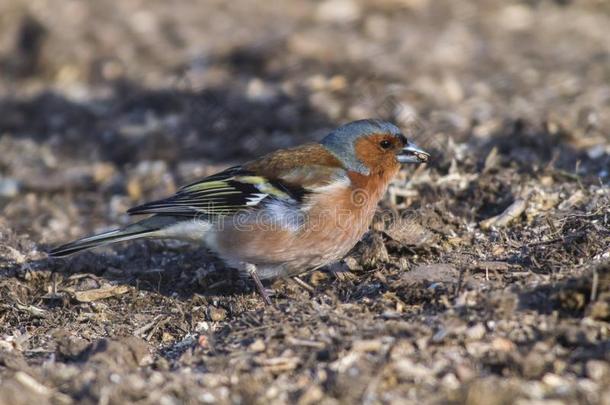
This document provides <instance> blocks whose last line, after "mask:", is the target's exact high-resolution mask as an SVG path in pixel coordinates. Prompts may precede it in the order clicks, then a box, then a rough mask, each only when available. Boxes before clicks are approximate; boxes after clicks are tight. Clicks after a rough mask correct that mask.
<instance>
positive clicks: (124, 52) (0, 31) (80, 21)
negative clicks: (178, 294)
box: [0, 0, 610, 242]
mask: <svg viewBox="0 0 610 405" xmlns="http://www.w3.org/2000/svg"><path fill="white" fill-rule="evenodd" d="M608 11H609V7H608V4H607V3H606V2H603V1H592V0H590V1H586V0H583V1H550V0H547V1H543V0H539V1H536V0H530V1H525V0H524V1H508V2H507V1H499V0H498V1H481V2H466V1H434V2H433V1H430V0H382V1H375V2H364V1H358V0H328V1H321V2H314V1H298V2H275V1H271V2H256V1H241V0H240V1H233V2H224V1H180V2H179V3H176V4H174V3H171V4H170V3H167V2H164V1H135V0H126V1H120V2H113V1H99V2H83V1H63V0H62V1H43V0H36V1H15V0H13V1H2V2H0V69H1V72H2V74H1V76H0V109H1V112H2V113H1V114H0V134H1V137H2V141H1V143H0V153H1V154H2V156H3V159H2V165H1V167H0V169H1V170H2V176H3V180H2V183H0V184H1V186H0V196H1V198H4V199H6V198H7V197H9V198H11V199H10V200H9V201H10V202H9V206H8V207H6V206H5V214H8V215H9V216H11V217H16V222H15V223H14V224H13V227H17V229H19V230H26V229H30V230H31V228H32V227H35V228H37V227H38V226H40V229H37V230H38V231H39V232H40V234H41V238H42V240H43V241H45V242H47V241H51V239H56V238H57V236H59V235H60V234H61V236H62V237H61V238H60V239H65V238H66V237H74V236H76V235H77V233H78V232H77V231H76V230H74V231H68V232H67V234H66V230H65V229H63V228H61V227H59V226H60V225H59V224H58V221H59V220H60V219H61V218H62V216H64V215H69V214H68V213H70V212H72V213H73V214H74V213H76V212H78V213H79V214H86V215H84V216H86V217H87V216H89V218H88V219H87V218H86V219H80V217H81V215H76V217H75V218H71V219H70V221H71V222H73V221H74V220H75V221H77V222H78V221H95V220H96V219H97V218H98V217H97V215H98V214H99V218H103V217H107V216H108V215H110V216H111V217H112V218H111V219H112V221H116V218H115V217H116V215H118V213H120V212H122V211H123V210H124V209H125V208H126V207H127V206H129V205H132V204H134V203H135V202H137V201H140V200H141V199H142V198H144V197H149V198H152V197H154V196H159V195H162V194H166V193H168V192H171V191H172V190H173V189H174V188H175V187H176V185H179V184H182V183H184V182H186V181H190V180H192V179H193V178H196V177H198V176H202V175H204V174H207V173H209V170H215V169H216V168H217V167H216V165H219V166H226V165H228V164H232V163H236V162H241V161H244V160H246V159H249V158H252V157H254V156H258V155H260V154H262V153H265V152H268V151H270V150H273V149H275V148H278V147H286V146H290V145H296V144H299V143H301V142H303V141H307V140H312V139H319V138H321V137H322V136H323V135H324V134H325V133H326V132H328V131H329V130H330V129H332V128H333V127H335V126H336V125H338V124H341V123H344V122H346V121H350V120H355V119H360V118H367V117H381V118H386V119H391V120H393V121H395V122H396V123H398V124H399V125H401V126H402V127H403V128H404V129H405V130H407V131H410V132H411V134H412V136H413V137H415V138H417V141H418V142H420V143H421V144H423V145H424V146H425V147H428V148H430V149H433V150H434V151H435V152H437V159H436V160H435V163H433V165H435V166H436V167H438V168H439V169H442V168H444V170H445V171H446V170H448V168H449V163H450V162H451V159H452V158H453V157H454V156H453V154H455V152H456V149H455V148H452V147H451V145H449V142H453V143H454V144H462V145H463V146H462V147H461V148H458V149H459V150H462V151H463V152H464V154H466V155H469V157H470V158H472V160H473V161H477V162H478V161H480V160H481V159H485V157H486V154H487V152H488V150H484V149H480V146H481V145H484V144H486V143H487V144H488V143H489V140H490V139H492V138H493V137H506V136H507V135H510V132H511V131H513V129H514V126H515V125H517V126H519V127H520V128H521V129H520V130H519V131H517V132H519V134H523V133H525V132H527V131H533V132H537V133H538V134H542V135H540V136H532V137H531V139H529V138H528V139H527V140H525V141H524V142H526V143H529V144H531V143H535V144H536V145H534V146H538V147H534V148H527V147H528V145H524V143H523V142H517V140H518V139H519V138H512V139H511V142H512V141H514V144H513V145H511V148H513V147H514V148H517V152H516V153H514V155H510V158H511V159H516V160H518V162H517V163H518V164H522V165H523V166H544V165H546V164H548V163H549V162H550V161H551V160H552V161H553V164H556V165H563V166H562V168H564V169H567V170H571V171H574V170H576V167H575V164H576V162H577V161H582V160H583V159H584V160H587V158H590V160H591V161H587V162H586V164H585V165H584V166H581V167H580V170H581V171H583V173H587V174H590V175H592V176H598V177H600V178H601V179H602V181H605V182H607V180H608V171H607V168H608V164H607V162H608V161H607V159H605V157H607V145H608V133H609V132H608V128H609V127H610V124H609V123H610V67H609V66H610V42H609V41H608V26H609V23H610V17H609V15H608ZM524 127H528V128H524ZM530 127H531V128H530ZM544 134H547V135H548V134H550V135H551V138H552V139H551V138H549V137H548V136H545V135H544ZM421 138H425V139H421ZM522 141H523V140H522ZM517 143H518V144H517ZM559 143H565V147H566V148H568V147H569V148H570V150H569V151H568V152H567V153H559V152H560V149H561V150H562V151H563V149H562V148H561V147H560V145H558V144H559ZM529 146H532V145H529ZM524 147H525V150H522V149H523V148H524ZM554 148H559V149H554ZM500 152H501V153H508V152H507V150H506V148H504V149H502V148H501V150H500ZM521 152H524V153H521ZM532 153H533V154H534V155H533V156H530V155H531V154H532ZM600 159H601V160H600ZM208 169H209V170H208ZM83 188H85V189H91V188H93V191H95V192H96V193H97V194H96V196H98V197H99V196H100V194H99V193H100V192H101V193H102V195H103V196H104V198H103V199H99V200H97V198H96V200H97V201H96V202H104V204H99V205H98V206H97V207H86V208H84V207H83V206H82V204H87V201H83V199H85V200H86V198H83V194H82V193H81V194H80V196H79V198H78V199H76V200H69V201H61V204H60V209H61V211H62V212H63V214H60V213H56V214H53V217H54V218H49V217H48V216H44V215H43V216H42V217H40V216H39V215H36V216H34V217H32V215H31V214H29V213H28V214H24V213H22V214H20V213H15V212H14V211H15V210H17V211H18V210H20V209H23V208H24V207H25V206H24V204H23V203H24V200H23V198H25V197H27V193H26V192H24V190H31V191H33V192H38V191H43V192H45V196H46V195H47V194H46V193H47V192H54V191H66V190H72V191H77V190H79V191H82V189H83ZM158 188H160V189H158ZM17 190H20V191H19V192H17ZM155 190H156V191H155ZM90 191H91V190H90ZM12 194H18V195H12ZM151 194H154V195H151ZM12 198H15V199H14V200H13V199H12ZM57 198H61V197H57ZM107 198H110V200H108V199H107ZM4 203H5V204H6V200H4ZM39 203H40V202H39V201H35V202H30V203H29V204H39ZM89 203H91V204H92V203H93V201H90V202H89ZM19 207H21V208H19ZM109 207H111V208H109ZM93 209H98V210H100V211H101V212H99V213H97V214H96V216H95V217H94V218H91V217H90V215H92V214H93V213H92V212H91V210H93ZM108 209H116V213H115V212H114V211H113V212H111V213H109V212H107V210H108ZM43 210H44V209H43V208H42V207H37V208H36V210H35V212H38V213H41V214H42V212H43ZM81 225H83V226H86V227H87V228H91V227H92V226H93V225H92V224H88V223H87V222H85V223H82V224H81ZM45 229H46V230H45ZM58 232H59V234H58ZM51 235H56V236H54V237H52V236H51Z"/></svg>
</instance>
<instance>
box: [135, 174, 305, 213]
mask: <svg viewBox="0 0 610 405" xmlns="http://www.w3.org/2000/svg"><path fill="white" fill-rule="evenodd" d="M307 193H308V191H307V190H306V189H304V188H303V187H300V186H296V185H294V184H288V183H287V182H285V181H283V180H282V179H279V178H278V179H269V178H267V177H265V176H261V175H258V174H257V173H256V172H254V171H252V170H248V169H246V168H244V167H243V166H235V167H231V168H229V169H227V170H225V171H223V172H220V173H217V174H214V175H212V176H209V177H206V178H204V179H202V180H199V181H197V182H195V183H192V184H189V185H187V186H185V187H182V188H181V189H180V190H178V192H177V193H176V194H174V195H173V196H171V197H169V198H166V199H163V200H158V201H152V202H149V203H146V204H143V205H140V206H137V207H134V208H131V209H130V210H129V211H127V212H128V213H129V214H130V215H140V214H163V215H172V216H181V217H198V218H213V217H219V216H224V215H232V214H235V213H237V212H238V211H241V210H254V209H257V208H260V206H261V205H262V204H264V203H266V202H268V201H269V200H273V199H275V200H280V201H286V202H290V203H298V202H299V201H301V200H302V199H303V197H304V196H305V194H307Z"/></svg>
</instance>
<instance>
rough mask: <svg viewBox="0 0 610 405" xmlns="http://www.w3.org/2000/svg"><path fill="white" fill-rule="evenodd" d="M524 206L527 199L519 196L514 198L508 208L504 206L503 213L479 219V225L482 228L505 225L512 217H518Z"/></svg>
mask: <svg viewBox="0 0 610 405" xmlns="http://www.w3.org/2000/svg"><path fill="white" fill-rule="evenodd" d="M526 207H527V201H526V200H525V199H522V198H519V199H517V200H515V202H514V203H512V204H511V205H510V206H509V207H508V208H506V209H505V210H504V212H503V213H501V214H500V215H496V216H495V217H491V218H488V219H486V220H484V221H481V222H480V223H479V225H480V226H481V228H482V229H490V228H491V227H495V228H502V227H505V226H506V225H508V224H509V223H511V222H512V221H513V220H514V219H516V218H518V217H519V215H521V214H523V212H524V211H525V208H526Z"/></svg>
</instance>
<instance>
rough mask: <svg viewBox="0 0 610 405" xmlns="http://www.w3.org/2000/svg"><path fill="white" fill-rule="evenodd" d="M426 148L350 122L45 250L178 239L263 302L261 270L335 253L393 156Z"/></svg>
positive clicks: (377, 125) (368, 216)
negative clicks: (235, 275) (230, 272)
mask: <svg viewBox="0 0 610 405" xmlns="http://www.w3.org/2000/svg"><path fill="white" fill-rule="evenodd" d="M429 156H430V155H429V154H428V153H426V152H424V151H423V150H422V149H420V148H419V147H417V146H416V145H415V144H413V143H411V142H409V141H408V140H407V138H406V137H405V136H404V135H403V134H402V133H401V132H400V130H399V129H398V128H397V127H396V126H395V125H393V124H391V123H388V122H384V121H380V120H373V119H368V120H360V121H355V122H351V123H349V124H346V125H343V126H341V127H339V128H337V129H335V130H334V131H333V132H331V133H330V134H328V135H327V136H326V137H324V138H323V139H322V141H320V142H319V143H310V144H305V145H301V146H297V147H295V148H291V149H281V150H277V151H275V152H272V153H270V154H268V155H265V156H263V157H261V158H259V159H256V160H253V161H250V162H248V163H245V164H243V165H241V166H235V167H231V168H229V169H226V170H224V171H222V172H220V173H218V174H215V175H212V176H209V177H206V178H204V179H202V180H200V181H197V182H195V183H192V184H189V185H187V186H185V187H183V188H181V189H180V190H179V191H178V192H177V193H176V194H174V195H173V196H171V197H169V198H166V199H163V200H158V201H153V202H149V203H146V204H143V205H140V206H137V207H135V208H131V209H130V210H129V211H127V212H128V213H129V214H130V215H140V214H152V216H149V217H148V218H145V219H143V220H141V221H139V222H136V223H133V224H131V225H128V226H126V227H125V228H122V229H117V230H113V231H110V232H106V233H102V234H98V235H94V236H89V237H86V238H83V239H79V240H76V241H74V242H70V243H68V244H65V245H63V246H60V247H58V248H56V249H53V250H52V251H51V252H50V255H51V256H55V257H61V256H66V255H69V254H72V253H75V252H78V251H80V250H83V249H89V248H92V247H95V246H100V245H104V244H108V243H114V242H121V241H127V240H132V239H138V238H143V237H152V238H175V239H186V240H190V241H194V242H197V243H203V244H204V245H205V246H207V247H208V248H209V249H210V250H212V251H213V252H215V253H216V254H217V255H218V256H219V257H220V258H221V259H223V260H224V261H225V262H226V263H227V264H228V265H229V266H230V267H235V268H238V269H240V270H241V271H243V272H247V273H248V274H249V275H250V276H251V277H252V278H253V280H254V281H255V283H256V286H257V289H258V291H259V292H260V293H261V295H262V297H263V299H264V301H265V303H267V304H268V303H270V301H269V297H268V296H267V293H266V291H265V289H264V288H263V286H262V283H261V279H272V278H276V277H292V276H296V275H298V274H300V273H303V272H305V271H309V270H313V269H317V268H320V267H322V266H325V265H327V264H330V263H333V262H335V261H337V260H340V259H341V258H343V256H344V255H345V254H347V253H348V251H349V250H350V249H351V248H352V247H353V246H354V245H355V244H356V243H357V242H358V240H359V239H360V238H361V237H362V236H363V235H364V233H365V232H366V231H367V229H368V227H369V224H370V222H371V220H372V218H373V214H374V212H375V209H376V207H377V203H378V202H379V200H380V199H381V198H382V196H383V194H384V193H385V191H386V189H387V187H388V184H389V183H390V181H391V179H392V178H393V177H394V176H395V175H396V174H397V173H398V170H399V169H400V165H401V164H402V163H420V162H426V161H427V160H428V158H429Z"/></svg>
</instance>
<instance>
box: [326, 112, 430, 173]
mask: <svg viewBox="0 0 610 405" xmlns="http://www.w3.org/2000/svg"><path fill="white" fill-rule="evenodd" d="M320 143H321V144H322V145H323V146H324V147H325V148H326V149H327V150H328V151H329V152H330V153H331V154H332V155H334V156H335V157H336V158H337V159H339V161H340V162H341V163H342V164H343V166H344V167H345V168H346V169H347V170H350V171H354V172H357V173H360V174H362V175H369V174H371V172H372V171H375V170H377V169H382V168H385V167H388V166H390V167H391V166H397V165H399V164H402V163H424V162H427V161H428V159H429V158H430V154H429V153H427V152H425V151H424V150H422V149H421V148H419V147H418V146H417V145H415V144H414V143H412V142H410V141H409V140H408V139H407V137H405V136H404V135H403V134H402V132H400V129H398V127H397V126H396V125H394V124H391V123H389V122H386V121H381V120H374V119H366V120H359V121H353V122H350V123H348V124H345V125H343V126H340V127H339V128H337V129H335V130H334V131H333V132H331V133H330V134H328V135H326V137H324V139H322V141H321V142H320Z"/></svg>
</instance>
